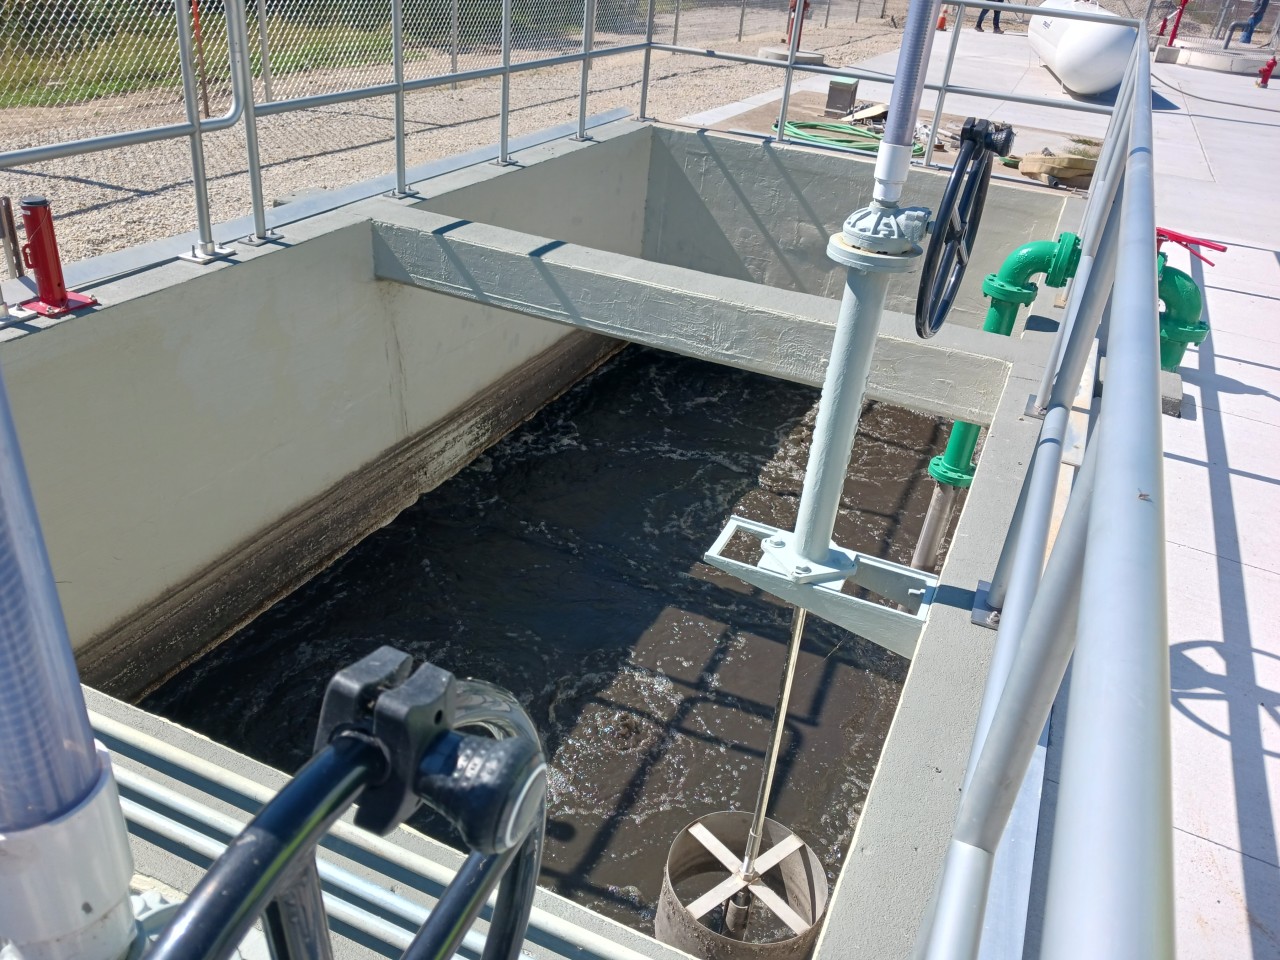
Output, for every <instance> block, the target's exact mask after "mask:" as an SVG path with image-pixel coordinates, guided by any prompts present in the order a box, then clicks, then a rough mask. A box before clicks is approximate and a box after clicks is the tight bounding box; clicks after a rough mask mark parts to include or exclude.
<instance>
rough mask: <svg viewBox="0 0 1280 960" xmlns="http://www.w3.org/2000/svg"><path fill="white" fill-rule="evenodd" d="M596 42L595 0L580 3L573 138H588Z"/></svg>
mask: <svg viewBox="0 0 1280 960" xmlns="http://www.w3.org/2000/svg"><path fill="white" fill-rule="evenodd" d="M595 42H596V0H584V3H583V4H582V81H581V84H580V86H579V87H578V135H577V136H576V137H574V139H575V140H590V139H591V137H589V136H588V135H587V87H588V84H589V82H590V79H591V48H592V47H594V46H595Z"/></svg>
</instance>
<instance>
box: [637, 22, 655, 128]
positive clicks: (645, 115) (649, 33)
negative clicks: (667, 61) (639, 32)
mask: <svg viewBox="0 0 1280 960" xmlns="http://www.w3.org/2000/svg"><path fill="white" fill-rule="evenodd" d="M656 16H657V0H649V12H648V15H647V22H646V23H645V28H644V44H645V46H644V67H643V68H642V70H641V74H640V119H641V120H649V119H652V118H651V117H650V116H649V71H650V68H651V67H652V66H653V21H654V18H655V17H656Z"/></svg>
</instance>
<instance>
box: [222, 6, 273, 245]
mask: <svg viewBox="0 0 1280 960" xmlns="http://www.w3.org/2000/svg"><path fill="white" fill-rule="evenodd" d="M227 14H228V24H227V35H228V37H229V38H233V39H231V41H230V42H231V47H230V54H231V69H232V70H236V71H238V72H239V73H240V77H241V83H242V84H243V85H244V88H245V90H246V91H247V93H248V95H247V96H246V97H245V101H244V145H245V156H246V160H247V163H248V168H249V202H250V204H251V206H252V208H253V233H252V234H251V235H250V236H248V237H246V238H245V239H244V240H242V241H241V242H242V243H244V244H246V245H247V246H251V247H256V246H259V245H260V244H263V243H266V242H268V241H270V240H278V239H280V234H278V233H277V232H276V231H274V230H272V229H270V228H269V227H268V226H267V202H266V197H265V196H264V195H263V192H262V160H261V157H260V155H259V151H258V115H257V112H256V105H255V103H254V96H253V64H252V63H250V62H249V25H248V23H247V22H246V20H247V14H246V13H245V12H244V11H243V10H242V9H239V5H238V4H236V3H228V4H227ZM259 15H261V14H259ZM233 17H238V18H239V19H240V21H241V22H240V24H239V26H238V28H237V26H236V25H235V24H234V23H233V22H232V18H233Z"/></svg>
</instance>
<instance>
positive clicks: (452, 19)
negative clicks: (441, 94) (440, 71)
mask: <svg viewBox="0 0 1280 960" xmlns="http://www.w3.org/2000/svg"><path fill="white" fill-rule="evenodd" d="M458 2H459V0H452V3H451V4H450V6H449V72H450V73H457V72H458V46H459V40H458V37H459V34H460V32H461V27H460V23H459V21H460V19H461V18H460V16H459V13H458ZM452 87H453V89H454V90H457V89H458V85H457V84H456V83H455V84H452Z"/></svg>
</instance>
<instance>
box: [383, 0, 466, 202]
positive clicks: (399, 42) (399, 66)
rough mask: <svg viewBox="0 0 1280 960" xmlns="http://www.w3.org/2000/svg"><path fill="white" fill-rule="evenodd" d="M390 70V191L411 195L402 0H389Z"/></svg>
mask: <svg viewBox="0 0 1280 960" xmlns="http://www.w3.org/2000/svg"><path fill="white" fill-rule="evenodd" d="M391 70H392V79H393V80H394V81H395V85H396V92H395V126H396V130H395V140H396V186H395V189H394V190H392V191H391V196H393V197H407V196H410V195H411V191H410V190H409V183H408V176H409V174H408V164H407V161H406V160H405V142H404V139H405V135H404V0H391ZM455 72H456V70H455Z"/></svg>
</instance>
